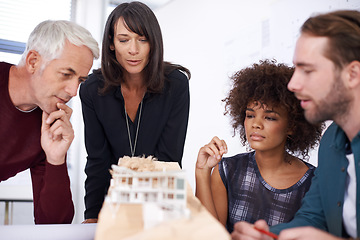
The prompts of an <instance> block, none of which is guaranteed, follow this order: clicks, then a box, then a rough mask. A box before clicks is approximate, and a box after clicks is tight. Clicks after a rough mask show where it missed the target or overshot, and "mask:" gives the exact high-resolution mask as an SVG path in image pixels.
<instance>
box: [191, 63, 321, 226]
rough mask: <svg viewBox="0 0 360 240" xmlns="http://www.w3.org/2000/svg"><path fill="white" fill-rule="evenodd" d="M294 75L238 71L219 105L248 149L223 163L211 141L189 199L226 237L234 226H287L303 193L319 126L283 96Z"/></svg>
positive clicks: (280, 68)
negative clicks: (217, 223) (195, 200)
mask: <svg viewBox="0 0 360 240" xmlns="http://www.w3.org/2000/svg"><path fill="white" fill-rule="evenodd" d="M293 72H294V69H293V68H291V67H288V66H286V65H284V64H277V63H276V61H275V60H272V61H270V60H265V61H260V63H259V64H253V65H252V66H250V67H248V68H245V69H242V70H240V71H239V72H237V73H235V74H234V75H233V76H232V84H233V87H232V89H231V90H230V93H229V95H228V96H227V98H225V99H224V100H223V101H224V102H225V103H226V105H225V114H229V115H230V116H231V119H232V127H233V128H234V132H236V131H238V132H239V134H240V137H241V140H242V141H241V142H242V144H243V145H244V146H245V145H247V146H248V147H249V148H251V149H252V150H251V151H250V152H246V153H240V154H238V155H235V156H232V157H226V158H222V156H223V154H225V153H226V152H227V145H226V143H225V141H224V140H221V139H219V138H218V137H214V138H213V139H212V140H211V142H210V143H209V144H207V145H205V146H203V147H202V148H201V149H200V151H199V154H198V158H197V162H196V169H195V176H196V196H197V197H198V198H199V199H200V201H201V202H202V204H203V205H204V206H205V207H206V208H207V209H208V210H209V211H210V212H211V213H212V214H213V215H214V217H215V218H217V219H218V220H219V221H220V222H221V223H222V224H223V225H224V226H226V228H227V230H228V231H229V232H232V231H233V226H234V224H235V222H237V221H247V222H250V223H253V222H255V221H256V220H257V219H265V220H266V221H267V223H268V224H269V225H270V226H271V225H275V224H277V223H281V222H288V221H290V220H291V219H292V218H293V216H294V214H295V213H296V211H297V210H298V209H299V208H300V205H301V199H302V198H303V197H304V195H305V193H306V192H307V191H308V189H309V187H310V184H311V178H312V177H313V174H314V170H315V167H314V166H312V165H311V164H309V163H307V162H305V161H304V160H307V159H308V158H309V150H310V149H312V148H314V147H315V146H317V144H318V142H319V140H320V137H321V133H322V130H323V129H324V124H320V125H317V126H314V125H311V124H310V123H308V122H307V121H306V120H305V118H304V114H303V110H302V108H301V106H300V103H299V101H298V100H297V99H296V97H295V96H294V94H293V93H292V92H290V91H288V89H287V84H288V82H289V81H290V79H291V76H292V74H293Z"/></svg>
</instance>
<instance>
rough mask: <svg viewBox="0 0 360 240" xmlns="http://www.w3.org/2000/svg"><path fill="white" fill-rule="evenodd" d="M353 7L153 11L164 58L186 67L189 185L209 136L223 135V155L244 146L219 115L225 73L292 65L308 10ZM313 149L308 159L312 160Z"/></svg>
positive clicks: (209, 6) (189, 2)
mask: <svg viewBox="0 0 360 240" xmlns="http://www.w3.org/2000/svg"><path fill="white" fill-rule="evenodd" d="M335 9H358V10H360V1H358V0H349V1H343V0H319V1H312V0H303V1H297V0H275V1H266V0H255V1H238V0H223V1H208V0H196V1H193V0H174V1H172V2H170V3H169V4H167V5H166V6H165V7H163V8H162V9H159V10H158V11H156V15H157V17H158V20H159V22H160V25H161V28H162V31H163V38H164V45H165V59H166V60H168V61H171V62H176V63H180V64H183V65H184V66H186V67H188V68H189V69H190V70H191V72H192V78H191V80H190V94H191V95H190V96H191V105H190V120H189V127H188V133H187V139H186V143H185V152H184V157H183V168H184V169H185V170H186V171H187V175H188V180H189V181H190V184H191V186H194V167H195V166H194V165H195V162H196V157H197V153H198V150H199V149H200V147H201V146H203V145H205V144H206V143H208V142H209V141H210V140H211V138H212V137H213V136H215V135H216V136H218V137H220V138H222V139H224V140H225V141H226V142H227V144H228V148H229V153H228V154H227V155H228V156H231V155H234V154H236V153H239V152H243V151H245V150H246V149H245V147H243V146H242V145H241V144H240V142H239V137H238V135H236V136H235V137H234V136H233V130H232V129H231V127H230V122H229V118H228V117H227V116H224V115H223V112H224V104H223V103H222V101H221V100H222V99H224V98H225V96H226V94H227V92H228V90H229V83H230V82H229V76H231V74H232V73H233V72H234V71H237V70H240V69H241V68H243V67H246V66H248V65H250V64H252V63H254V62H258V61H259V60H260V59H265V58H276V59H277V60H278V61H279V62H284V63H287V64H289V65H292V54H293V50H294V45H295V42H296V38H297V36H298V32H299V27H300V26H301V24H302V23H303V22H304V21H305V20H306V19H307V18H308V17H309V16H310V15H311V14H313V13H316V12H326V11H330V10H335ZM316 154H317V151H316V150H315V151H313V152H312V154H311V160H310V161H311V162H312V163H313V164H314V165H317V156H316Z"/></svg>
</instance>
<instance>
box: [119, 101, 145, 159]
mask: <svg viewBox="0 0 360 240" xmlns="http://www.w3.org/2000/svg"><path fill="white" fill-rule="evenodd" d="M143 99H144V98H143ZM143 99H142V100H141V103H140V112H139V119H138V124H137V127H136V134H135V142H134V148H133V145H132V141H131V135H130V128H129V120H128V115H127V112H126V107H125V100H124V109H125V120H126V127H127V132H128V136H129V143H130V151H131V157H134V154H135V150H136V143H137V138H138V134H139V126H140V119H141V112H142V107H143Z"/></svg>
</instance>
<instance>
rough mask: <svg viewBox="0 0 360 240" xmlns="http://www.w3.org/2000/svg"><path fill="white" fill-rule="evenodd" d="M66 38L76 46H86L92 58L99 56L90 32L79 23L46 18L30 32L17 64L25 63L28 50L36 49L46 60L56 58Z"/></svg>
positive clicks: (96, 45) (97, 47)
mask: <svg viewBox="0 0 360 240" xmlns="http://www.w3.org/2000/svg"><path fill="white" fill-rule="evenodd" d="M66 40H68V41H69V42H70V43H71V44H74V45H76V46H82V45H84V46H86V47H88V48H89V49H90V50H91V52H92V54H93V56H94V58H95V59H97V58H99V46H98V43H97V42H96V40H95V39H94V38H93V37H92V35H91V33H90V32H89V31H88V30H86V29H85V28H83V27H81V26H80V25H78V24H76V23H74V22H70V21H65V20H57V21H52V20H47V21H43V22H41V23H40V24H38V25H37V26H36V27H35V29H34V30H33V31H32V32H31V34H30V36H29V39H28V42H27V43H26V48H25V51H24V53H23V54H22V56H21V59H20V62H19V65H24V64H25V59H26V56H27V54H28V53H29V51H30V50H35V51H37V52H38V53H39V54H40V55H41V56H42V57H43V58H45V60H46V61H51V60H53V59H56V58H58V57H59V56H60V55H61V53H62V51H63V48H64V45H65V42H66Z"/></svg>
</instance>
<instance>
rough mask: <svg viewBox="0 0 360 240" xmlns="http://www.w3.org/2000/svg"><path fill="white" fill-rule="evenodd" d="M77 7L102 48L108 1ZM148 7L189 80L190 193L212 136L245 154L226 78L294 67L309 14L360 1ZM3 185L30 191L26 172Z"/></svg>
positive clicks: (211, 1)
mask: <svg viewBox="0 0 360 240" xmlns="http://www.w3.org/2000/svg"><path fill="white" fill-rule="evenodd" d="M1 1H4V0H1ZM72 2H73V6H76V7H73V20H74V21H76V22H78V23H79V24H80V25H82V26H84V27H86V28H87V29H89V30H90V31H91V33H92V34H93V36H94V37H95V38H96V39H97V40H98V42H100V43H101V39H102V31H103V26H104V24H105V20H106V18H107V16H108V14H109V11H110V10H111V7H109V3H110V2H109V1H103V0H76V1H72ZM146 3H148V4H149V5H151V6H152V7H153V9H154V12H155V14H156V16H157V18H158V21H159V23H160V26H161V28H162V33H163V38H164V49H165V60H167V61H171V62H174V63H178V64H181V65H184V66H185V67H187V68H189V69H190V70H191V73H192V78H191V80H190V96H191V104H190V119H189V126H188V132H187V138H186V143H185V149H184V156H183V169H184V170H185V171H186V173H187V178H188V181H189V183H190V185H191V186H192V187H193V188H194V165H195V162H196V157H197V153H198V150H199V148H200V147H201V146H203V145H204V144H206V143H208V142H209V141H210V140H211V138H212V137H213V136H215V135H216V136H218V137H220V138H222V139H224V140H226V142H227V144H228V148H229V153H228V154H227V155H228V156H231V155H234V154H237V153H239V152H243V151H246V149H245V147H243V146H241V144H240V141H239V137H238V135H235V136H234V132H233V130H232V128H231V127H230V121H229V118H228V117H226V116H224V115H223V113H224V104H223V102H222V101H221V100H222V99H224V98H225V97H226V94H227V92H228V90H229V87H230V85H229V83H230V82H229V77H230V76H231V75H232V74H233V73H234V72H235V71H237V70H240V69H241V68H243V67H246V66H249V65H250V64H252V63H254V62H258V61H259V60H261V59H265V58H270V59H273V58H274V59H276V60H278V62H284V63H286V64H289V65H292V54H293V50H294V45H295V42H296V38H297V36H298V32H299V27H300V26H301V24H302V23H303V22H304V21H305V20H306V19H307V18H308V17H309V16H311V15H312V14H316V13H322V12H327V11H332V10H337V9H356V10H360V0H317V1H313V0H302V1H298V0H271V1H270V0H222V1H217V0H172V1H166V0H164V2H163V3H160V5H156V4H155V3H151V1H146ZM34 7H35V8H34V11H39V9H40V10H42V11H46V9H42V8H41V7H42V6H34ZM29 11H31V10H29ZM43 20H45V19H43ZM33 27H35V25H34V26H33ZM3 60H5V59H0V61H3ZM15 63H16V62H15ZM99 66H100V63H99V61H95V62H94V68H97V67H99ZM69 105H70V106H71V107H72V108H73V109H74V113H73V116H72V119H71V120H72V123H73V126H74V129H75V140H74V142H73V144H72V146H71V148H70V151H69V157H68V166H69V174H70V178H71V184H72V193H73V200H74V203H75V206H76V214H75V218H74V221H73V223H80V222H82V221H83V211H84V201H83V197H84V181H85V174H84V166H85V163H86V151H85V147H84V139H83V137H84V136H83V122H82V115H81V105H80V101H79V98H78V97H75V98H74V99H73V100H71V102H70V103H69ZM145 121H146V120H145ZM140 131H141V129H140ZM316 153H317V151H316V149H315V150H314V151H313V152H312V154H311V159H310V162H311V163H313V164H314V165H317V156H316ZM4 184H8V185H11V186H13V189H14V191H16V187H17V186H20V185H27V186H28V187H29V188H31V187H30V180H29V176H28V173H24V174H19V176H16V177H15V178H13V179H12V180H9V181H6V182H3V183H1V184H0V194H1V186H2V185H4ZM32 211H33V209H32V203H16V204H14V207H13V214H14V219H13V224H33V217H32ZM3 217H4V203H2V202H0V224H3V222H2V219H3Z"/></svg>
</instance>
